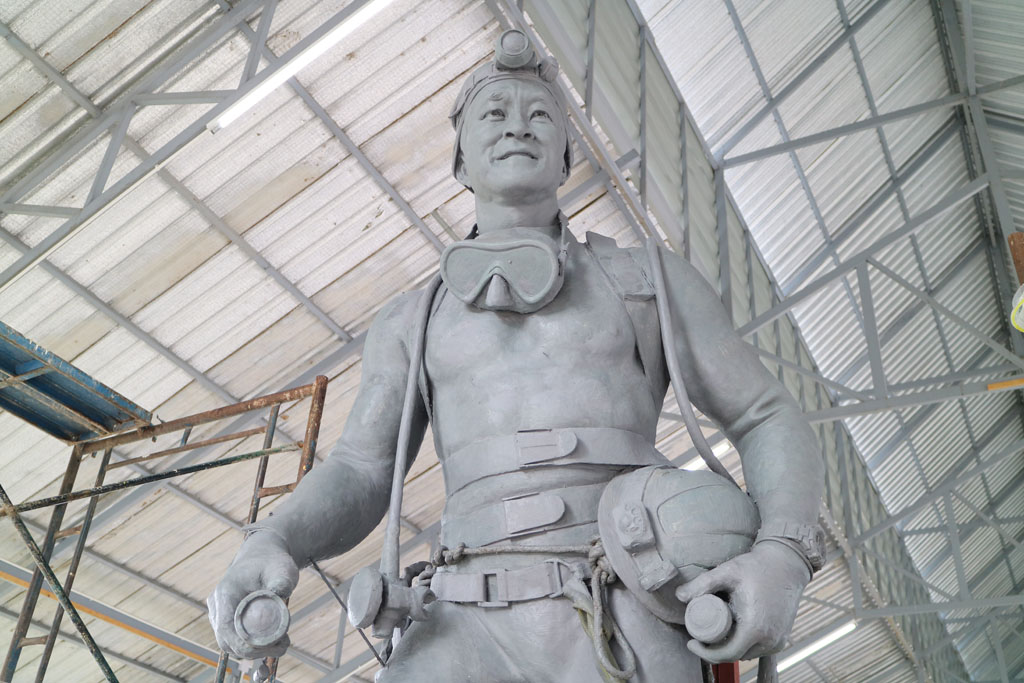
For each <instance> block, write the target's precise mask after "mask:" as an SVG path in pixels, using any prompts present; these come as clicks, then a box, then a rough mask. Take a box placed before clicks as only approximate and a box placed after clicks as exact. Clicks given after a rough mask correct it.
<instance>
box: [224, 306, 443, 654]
mask: <svg viewBox="0 0 1024 683" xmlns="http://www.w3.org/2000/svg"><path fill="white" fill-rule="evenodd" d="M419 296H420V293H419V292H413V293H411V294H406V295H403V296H401V297H398V298H396V299H395V300H393V301H391V302H390V303H389V304H388V305H387V306H385V307H384V309H383V310H382V311H381V312H380V313H379V314H378V315H377V318H376V319H375V320H374V323H373V325H372V326H371V327H370V331H369V332H368V333H367V337H366V343H365V346H364V349H363V361H362V381H361V382H360V385H359V394H358V396H357V397H356V401H355V403H354V405H353V406H352V411H351V412H350V413H349V416H348V420H347V422H346V423H345V429H344V431H343V433H342V436H341V439H339V440H338V443H337V445H336V446H335V447H334V449H333V450H332V451H331V453H330V455H328V456H327V458H326V459H325V460H324V461H323V462H322V463H320V464H318V465H316V466H315V467H313V469H312V470H310V472H309V474H307V475H306V476H305V477H304V478H303V479H302V481H301V482H300V483H299V485H298V486H297V487H296V488H295V491H294V492H293V493H292V494H291V495H289V496H287V497H286V498H285V500H284V501H282V503H281V505H280V506H279V507H278V508H277V509H276V510H275V511H274V513H273V514H272V515H270V516H268V517H266V518H264V519H261V520H259V521H258V522H257V523H256V524H255V525H253V528H252V532H253V533H252V534H251V535H249V536H247V538H246V540H245V542H244V543H242V547H241V548H240V549H239V551H238V554H237V555H235V559H234V561H233V562H232V563H231V566H230V567H229V568H228V570H227V572H225V574H224V577H223V578H222V579H221V581H220V583H218V584H217V587H216V588H215V589H214V591H213V593H212V594H211V595H210V597H209V598H208V599H207V605H208V607H209V610H210V622H211V624H212V625H213V630H214V633H215V634H216V636H217V643H218V644H219V645H220V647H221V648H222V649H223V650H225V651H227V652H230V653H231V654H233V655H235V656H237V657H242V658H244V659H256V658H260V657H268V656H274V657H276V656H280V655H281V654H282V653H284V651H285V650H286V649H287V648H288V643H289V640H288V636H287V635H285V636H284V637H283V638H282V639H281V640H279V641H277V642H276V643H273V644H271V645H268V646H266V647H254V646H251V645H250V644H249V643H247V642H245V641H243V640H242V639H241V637H240V636H239V635H238V634H237V633H236V631H235V626H234V615H235V611H236V609H237V606H238V605H239V604H240V602H241V601H242V599H243V598H245V596H247V595H249V594H251V593H253V592H255V591H259V590H271V591H273V592H274V593H277V594H278V595H280V596H281V597H282V598H287V597H288V596H289V595H291V592H292V590H293V589H294V588H295V585H296V583H297V582H298V580H299V568H300V567H303V566H305V565H307V564H309V563H310V560H319V559H321V558H325V557H330V556H333V555H337V554H339V553H343V552H345V551H346V550H348V549H350V548H352V547H353V546H354V545H356V544H357V543H359V541H361V540H363V539H364V538H365V537H366V536H367V535H368V534H369V533H370V532H371V531H373V529H374V527H376V526H377V524H378V523H379V522H380V520H381V518H382V517H383V516H384V512H385V510H386V509H387V506H388V500H389V498H390V488H391V475H392V472H393V471H394V463H395V449H396V446H397V443H398V429H399V424H400V423H401V418H402V404H403V400H404V396H405V385H406V377H408V372H409V355H408V350H407V346H408V342H407V339H408V336H409V331H410V330H411V328H412V319H413V309H414V307H415V303H416V301H417V300H418V298H419ZM416 398H417V401H416V404H415V409H414V412H413V415H412V431H411V438H410V462H411V461H412V456H415V453H416V451H417V450H418V449H419V445H420V443H421V442H422V440H423V434H424V431H425V429H426V423H427V418H426V411H425V410H424V408H423V405H422V401H421V400H420V399H419V394H418V393H417V397H416Z"/></svg>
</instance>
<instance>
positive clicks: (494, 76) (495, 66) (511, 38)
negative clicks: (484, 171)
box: [448, 29, 572, 190]
mask: <svg viewBox="0 0 1024 683" xmlns="http://www.w3.org/2000/svg"><path fill="white" fill-rule="evenodd" d="M557 77H558V62H557V61H555V58H554V57H550V56H540V55H538V54H537V52H536V50H534V48H533V45H531V44H530V39H529V38H528V37H527V36H526V34H525V33H523V32H522V31H520V30H518V29H509V30H508V31H505V32H504V33H502V34H501V37H499V38H498V42H497V44H496V45H495V48H494V60H493V61H491V62H489V63H487V64H484V65H483V66H481V67H479V68H478V69H477V70H476V71H474V72H473V74H472V75H471V76H470V77H469V78H468V79H466V82H465V83H464V84H463V85H462V90H460V91H459V96H458V97H457V98H456V99H455V106H454V107H452V111H451V114H449V115H448V118H449V119H451V122H452V127H454V128H455V148H454V150H453V151H452V175H455V172H456V169H457V167H458V163H459V155H460V146H461V139H462V126H463V124H464V122H465V116H464V115H465V113H466V111H467V110H468V109H469V105H470V104H471V103H472V102H473V100H474V99H475V98H476V96H477V95H478V94H479V93H480V91H481V90H482V89H483V88H484V86H486V85H489V84H490V83H494V82H495V81H501V80H506V79H519V80H529V81H533V82H535V83H539V84H540V85H541V86H543V87H544V89H545V90H547V91H548V93H550V95H551V97H552V98H553V99H554V101H555V102H556V103H557V104H558V112H557V114H556V116H555V118H556V120H557V121H558V123H559V125H561V127H562V130H564V131H565V132H566V136H565V139H566V144H565V151H564V153H563V160H564V162H565V168H566V170H568V169H570V168H572V143H571V142H570V141H569V135H568V132H569V117H568V115H567V114H566V109H567V108H566V104H565V100H564V98H563V97H562V93H561V90H559V88H558V86H557V85H556V83H555V79H556V78H557ZM469 189H470V190H472V189H473V188H469Z"/></svg>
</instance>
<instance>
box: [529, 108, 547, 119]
mask: <svg viewBox="0 0 1024 683" xmlns="http://www.w3.org/2000/svg"><path fill="white" fill-rule="evenodd" d="M530 118H531V119H536V118H542V119H550V118H551V115H550V114H548V113H547V112H546V111H544V110H543V109H536V110H534V111H533V112H531V113H530Z"/></svg>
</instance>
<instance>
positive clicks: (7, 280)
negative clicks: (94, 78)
mask: <svg viewBox="0 0 1024 683" xmlns="http://www.w3.org/2000/svg"><path fill="white" fill-rule="evenodd" d="M260 1H261V2H262V0H260ZM368 1H369V0H353V2H351V3H349V4H348V5H346V6H345V8H344V9H342V10H341V11H339V12H337V13H336V14H334V15H333V16H332V17H331V18H329V19H327V20H326V21H325V22H324V23H323V24H321V25H320V26H319V27H317V28H316V29H314V30H313V31H312V32H310V33H309V34H308V35H307V36H305V37H304V38H303V39H302V40H300V41H299V42H298V43H296V44H295V45H294V46H293V47H292V48H290V49H289V50H288V51H287V52H286V53H285V54H284V55H282V57H281V61H280V62H279V63H278V66H272V67H269V68H267V69H264V70H263V71H262V72H260V74H259V75H257V76H256V77H254V78H252V79H250V80H248V81H246V83H245V84H244V85H243V86H241V87H240V88H239V89H238V90H236V91H235V92H234V94H233V95H232V96H230V97H228V98H225V99H224V100H223V101H221V102H220V103H219V104H216V105H214V106H213V107H212V108H211V109H209V110H207V111H206V112H204V113H203V114H201V115H200V116H199V117H198V118H197V119H196V120H195V121H194V122H193V123H191V124H189V125H188V126H186V127H185V128H184V129H183V130H182V131H181V132H179V133H178V134H177V135H175V136H174V137H172V138H171V139H170V140H168V141H167V142H166V143H164V145H162V146H161V147H160V148H159V149H158V150H156V151H155V152H153V153H152V154H150V155H149V156H148V157H147V158H145V159H144V160H143V161H142V162H141V163H139V164H138V165H137V166H136V167H135V168H133V169H131V170H130V171H128V172H127V173H126V174H125V175H124V176H122V177H121V178H120V179H119V180H118V181H117V182H115V183H114V184H113V185H111V186H110V187H109V188H108V189H107V190H105V191H103V192H102V193H101V194H99V195H97V196H96V197H94V198H92V199H91V200H90V201H87V202H86V204H85V206H84V207H82V210H81V211H80V212H79V214H78V215H77V216H76V217H74V218H72V219H69V220H68V221H66V222H65V223H63V224H62V225H61V226H60V227H58V228H57V229H56V230H54V231H53V232H51V233H50V234H48V235H46V236H45V237H43V238H42V240H40V241H39V243H38V244H36V245H35V246H33V247H32V248H31V249H30V250H29V252H28V253H27V254H25V255H23V256H22V257H21V258H19V259H18V260H17V261H16V262H15V263H13V264H11V265H10V266H9V267H8V268H7V269H5V270H4V271H3V272H0V291H3V289H4V288H6V287H8V286H10V284H11V283H12V282H13V281H14V280H15V279H17V278H18V277H20V276H21V275H23V274H24V273H25V272H26V271H27V270H28V269H29V268H31V267H32V266H34V265H36V264H37V263H38V262H39V261H41V260H42V259H44V258H46V256H47V255H49V254H50V253H51V252H52V251H53V250H54V249H56V248H58V247H59V246H60V245H61V244H63V243H64V242H65V241H66V240H67V239H69V238H70V237H71V236H72V235H74V234H75V233H76V232H78V231H79V230H81V229H82V228H83V227H85V226H86V225H87V224H88V223H89V222H91V221H92V220H95V219H96V218H97V217H98V216H99V215H100V214H101V213H102V212H103V211H106V210H107V209H109V208H110V206H111V205H112V203H113V202H114V201H116V200H118V199H120V198H121V197H123V196H124V194H125V193H126V192H128V191H129V190H131V189H133V188H134V187H136V186H137V185H138V184H140V183H141V182H142V181H143V180H145V179H146V178H148V177H149V176H151V175H152V174H153V173H155V172H156V171H157V170H159V168H160V167H161V165H163V164H166V163H167V162H169V161H170V159H171V158H172V157H173V156H174V155H175V154H177V153H179V152H180V151H181V150H182V149H184V148H185V146H186V145H188V144H189V143H190V142H192V140H194V139H195V138H197V137H198V136H199V135H200V134H201V133H203V132H204V131H205V130H206V128H207V126H208V125H209V124H211V123H212V122H213V121H215V120H216V119H217V117H218V116H220V115H221V114H222V113H223V112H224V111H226V110H227V109H228V108H229V107H230V106H232V105H233V104H234V103H235V102H237V101H239V100H241V99H242V98H243V97H245V96H246V95H248V94H249V92H251V91H252V90H254V89H255V88H256V87H257V86H259V85H260V84H261V83H262V82H264V81H265V80H266V79H267V78H269V77H270V76H271V75H272V74H273V73H274V72H276V71H277V70H278V69H279V68H280V64H283V63H286V62H288V61H289V60H290V59H292V58H294V57H295V56H296V55H298V54H299V53H301V52H302V51H304V50H305V49H306V48H308V47H309V46H310V45H312V44H313V43H315V42H316V41H318V40H319V39H320V38H321V37H322V36H323V35H325V34H326V33H327V32H328V31H330V30H331V29H333V28H334V27H335V26H337V25H339V24H341V23H342V22H343V21H345V20H346V19H347V18H348V17H349V16H351V14H352V13H354V12H356V11H357V10H359V9H360V8H361V7H362V6H363V5H365V4H366V3H367V2H368ZM253 4H258V3H252V2H250V0H245V1H243V2H242V3H241V4H240V5H238V6H236V7H235V8H233V9H232V10H230V11H229V12H228V13H227V14H226V15H225V17H224V18H225V19H227V17H229V16H232V17H234V19H235V22H234V23H237V22H238V21H241V20H242V19H243V18H244V17H240V16H239V15H240V14H244V12H243V9H244V10H246V11H248V12H251V11H252V9H253V7H252V5H253ZM236 13H237V14H236ZM234 23H231V25H230V26H228V27H227V28H223V27H220V28H222V30H223V32H224V33H226V32H227V31H228V30H230V29H231V28H233V26H234ZM213 33H214V32H213V31H211V32H210V34H213ZM208 40H209V35H207V36H204V39H202V40H196V41H193V43H191V44H190V45H189V48H188V49H186V50H183V51H182V54H192V53H193V52H194V51H195V48H196V46H198V45H200V44H204V43H205V42H207V41H208ZM185 63H187V62H185ZM165 70H166V69H163V68H162V69H158V70H157V71H156V74H153V75H151V76H150V77H148V78H145V79H143V83H142V84H141V85H140V87H138V88H136V89H135V90H134V91H133V94H139V93H142V92H148V91H149V90H150V88H151V85H152V84H153V81H154V80H156V77H157V76H163V75H164V71H165ZM158 82H159V81H158ZM115 118H116V117H115ZM105 122H106V115H103V116H101V117H100V118H99V119H97V121H96V123H97V124H103V123H105ZM15 194H16V196H13V197H8V196H6V195H5V196H4V197H3V198H0V201H16V200H17V199H18V198H19V197H20V196H21V194H17V193H15Z"/></svg>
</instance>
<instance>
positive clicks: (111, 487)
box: [0, 441, 302, 517]
mask: <svg viewBox="0 0 1024 683" xmlns="http://www.w3.org/2000/svg"><path fill="white" fill-rule="evenodd" d="M301 449H302V442H301V441H298V442H296V443H290V444H285V445H284V446H278V447H277V448H271V449H267V450H262V449H261V450H258V451H253V452H252V453H242V454H241V455H233V456H231V457H230V458H221V459H220V460H213V461H211V462H203V463H199V464H198V465H189V466H188V467H181V468H178V469H176V470H170V471H168V472H158V473H157V474H150V475H147V476H145V477H138V478H136V479H126V480H124V481H119V482H117V483H116V484H105V485H103V486H97V487H95V488H91V489H82V490H80V491H72V492H71V493H65V494H62V495H59V496H51V497H49V498H40V499H39V500H32V501H28V502H27V503H22V504H20V505H17V506H15V507H14V510H15V511H17V512H25V511H26V510H37V509H39V508H44V507H48V506H50V505H60V504H62V503H68V502H70V501H72V500H81V499H82V498H91V497H93V496H100V495H103V494H104V493H109V492H111V491H119V490H121V489H127V488H132V487H133V486H140V485H142V484H149V483H152V482H154V481H161V480H163V479H170V478H171V477H180V476H182V475H184V474H192V473H193V472H202V471H203V470H209V469H213V468H215V467H223V466H225V465H232V464H234V463H236V462H243V461H245V460H252V459H253V458H259V457H262V456H264V455H273V454H274V453H285V452H288V451H298V450H301ZM6 514H7V512H6V510H5V511H4V512H3V514H0V517H2V516H4V515H6Z"/></svg>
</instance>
